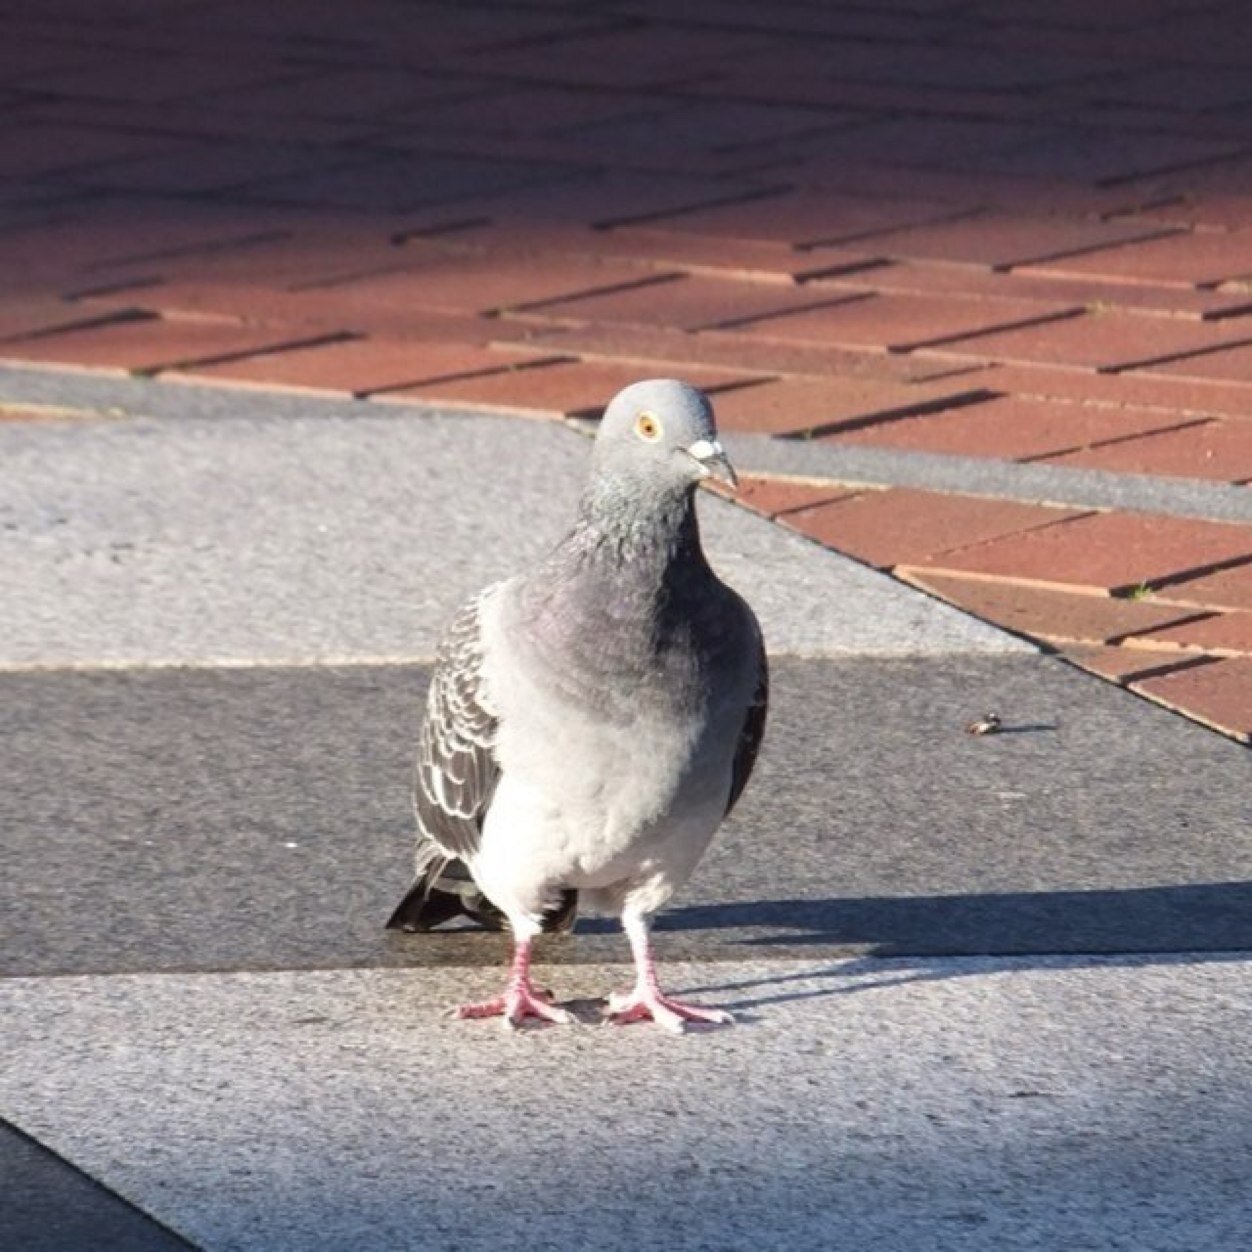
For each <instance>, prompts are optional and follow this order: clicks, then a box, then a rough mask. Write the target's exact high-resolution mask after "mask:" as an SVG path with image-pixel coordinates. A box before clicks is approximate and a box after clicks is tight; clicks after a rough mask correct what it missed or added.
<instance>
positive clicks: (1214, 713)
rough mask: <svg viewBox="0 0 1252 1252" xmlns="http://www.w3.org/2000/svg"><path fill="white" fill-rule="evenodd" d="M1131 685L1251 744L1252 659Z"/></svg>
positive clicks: (1179, 671) (1176, 672)
mask: <svg viewBox="0 0 1252 1252" xmlns="http://www.w3.org/2000/svg"><path fill="white" fill-rule="evenodd" d="M1132 685H1133V687H1134V689H1135V690H1136V691H1142V692H1145V693H1146V694H1147V695H1150V696H1152V698H1153V699H1156V700H1160V701H1161V702H1162V703H1163V704H1168V705H1169V706H1170V707H1171V708H1175V709H1178V710H1179V711H1180V712H1182V713H1185V714H1187V716H1188V717H1194V718H1196V719H1197V720H1198V721H1202V722H1204V723H1205V724H1206V725H1209V726H1213V727H1216V728H1217V729H1218V730H1222V731H1225V732H1226V733H1227V734H1231V735H1234V736H1235V738H1237V739H1240V740H1241V741H1242V742H1244V743H1248V742H1249V741H1252V657H1243V656H1240V657H1229V658H1227V659H1225V660H1221V661H1214V662H1213V663H1212V664H1210V665H1196V666H1189V667H1187V668H1179V669H1176V670H1173V671H1172V672H1171V673H1168V674H1163V675H1161V676H1160V677H1157V678H1148V679H1144V680H1142V681H1139V682H1134V683H1133V684H1132Z"/></svg>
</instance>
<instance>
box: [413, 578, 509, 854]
mask: <svg viewBox="0 0 1252 1252" xmlns="http://www.w3.org/2000/svg"><path fill="white" fill-rule="evenodd" d="M483 599H484V597H483V596H479V597H478V598H477V599H475V600H472V601H471V602H470V603H469V604H467V605H466V606H465V607H464V608H463V609H462V610H461V612H460V613H459V614H457V616H456V618H455V619H454V620H453V622H452V625H451V626H450V627H449V629H448V632H447V634H446V635H444V638H443V641H442V642H441V643H440V645H439V649H438V651H437V652H436V654H435V667H434V670H433V672H432V674H431V679H430V689H429V691H428V692H427V695H426V720H425V722H424V723H423V725H422V730H421V734H420V735H419V737H418V742H417V777H416V780H415V785H414V788H413V803H414V808H415V810H416V813H417V824H418V828H419V830H420V831H421V833H422V835H424V836H425V837H426V838H427V839H429V840H430V841H431V842H432V843H434V844H435V845H436V846H437V847H438V848H439V849H440V850H441V851H442V852H445V853H447V854H448V855H449V856H453V857H466V856H470V855H472V854H473V853H474V852H475V851H476V849H477V848H478V841H479V838H480V836H481V834H482V824H483V818H484V816H485V815H486V812H487V808H488V806H489V805H490V804H491V797H492V795H493V794H494V792H495V789H496V783H497V782H498V781H499V778H500V767H499V765H498V764H497V762H496V757H495V742H496V730H497V727H498V725H499V722H498V718H497V716H496V714H495V711H494V710H493V709H492V707H491V703H490V700H489V699H488V697H487V694H486V692H485V690H484V683H483V678H482V670H483V644H482V631H481V616H480V611H481V607H482V602H483Z"/></svg>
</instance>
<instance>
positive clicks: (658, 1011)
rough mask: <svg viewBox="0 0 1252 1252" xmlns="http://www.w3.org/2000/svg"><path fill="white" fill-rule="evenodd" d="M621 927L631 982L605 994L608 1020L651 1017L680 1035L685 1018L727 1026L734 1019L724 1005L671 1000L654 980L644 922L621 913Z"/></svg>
mask: <svg viewBox="0 0 1252 1252" xmlns="http://www.w3.org/2000/svg"><path fill="white" fill-rule="evenodd" d="M622 928H623V929H624V930H625V931H626V937H627V938H628V939H629V940H630V950H631V953H632V955H633V956H634V958H635V985H634V987H632V988H631V989H630V990H629V991H615V992H614V993H613V994H612V995H611V996H609V1007H608V1014H609V1020H610V1021H613V1022H616V1023H617V1024H618V1025H625V1024H626V1023H628V1022H638V1021H646V1020H648V1019H649V1018H651V1020H652V1021H654V1022H656V1024H657V1025H658V1026H660V1027H661V1028H662V1029H664V1030H668V1031H670V1032H671V1033H672V1034H676V1035H681V1034H682V1033H683V1032H684V1031H685V1030H686V1029H687V1023H688V1022H708V1023H712V1024H715V1025H719V1026H728V1025H730V1024H731V1023H732V1022H733V1021H734V1020H735V1019H734V1018H733V1017H732V1016H731V1015H730V1014H729V1013H727V1012H726V1011H725V1009H702V1008H698V1007H697V1006H696V1005H694V1004H680V1003H679V1002H678V1001H677V1000H671V999H670V998H669V996H667V995H665V994H664V993H663V992H662V991H661V987H660V983H659V982H658V980H657V976H656V963H655V962H654V960H653V959H652V942H651V940H650V939H649V938H648V923H647V922H646V921H645V920H644V919H643V918H642V917H641V916H639V915H638V914H636V913H623V914H622Z"/></svg>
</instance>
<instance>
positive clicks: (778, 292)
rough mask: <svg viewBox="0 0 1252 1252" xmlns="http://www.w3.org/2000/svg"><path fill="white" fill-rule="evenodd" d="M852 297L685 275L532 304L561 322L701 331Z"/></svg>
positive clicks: (540, 313)
mask: <svg viewBox="0 0 1252 1252" xmlns="http://www.w3.org/2000/svg"><path fill="white" fill-rule="evenodd" d="M851 298H852V297H850V296H849V295H848V294H846V293H840V294H835V293H832V292H825V293H810V292H806V291H805V290H804V289H803V288H801V287H794V286H777V285H774V284H766V283H751V282H735V281H734V280H732V279H726V278H699V277H688V276H685V275H682V276H675V277H670V278H666V279H663V280H660V281H656V282H651V283H648V284H647V285H646V286H635V287H630V288H625V289H623V290H620V291H609V292H604V293H601V294H594V293H593V294H590V295H585V296H576V297H574V298H571V299H559V300H547V301H531V302H530V304H529V306H528V308H529V312H531V313H532V314H534V315H535V316H537V317H540V318H545V319H553V320H556V321H562V320H565V321H574V322H584V321H586V322H621V323H625V324H627V325H635V326H665V327H673V328H676V329H679V330H698V329H700V328H702V327H711V326H718V325H722V324H724V323H733V322H738V321H742V320H744V319H745V318H749V317H755V316H760V315H762V314H770V313H777V312H780V311H784V310H790V309H805V308H811V307H813V306H814V305H818V304H822V303H823V302H825V303H836V302H839V301H844V300H848V299H851Z"/></svg>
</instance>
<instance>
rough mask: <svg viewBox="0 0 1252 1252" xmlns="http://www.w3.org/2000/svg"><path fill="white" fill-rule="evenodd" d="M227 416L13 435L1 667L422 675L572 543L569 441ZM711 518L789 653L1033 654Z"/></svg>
mask: <svg viewBox="0 0 1252 1252" xmlns="http://www.w3.org/2000/svg"><path fill="white" fill-rule="evenodd" d="M153 390H166V391H168V390H170V388H168V387H166V388H163V389H162V388H156V387H154V388H153ZM174 390H175V391H176V392H177V393H179V394H187V395H194V394H195V393H194V392H192V391H191V389H186V388H181V389H179V388H176V389H174ZM233 399H234V408H233V414H234V415H233V416H220V417H194V416H188V417H186V418H184V419H183V420H180V421H170V420H166V419H161V418H142V417H141V418H119V419H113V420H102V421H88V422H85V423H84V422H72V421H62V422H50V423H36V424H32V423H9V424H7V425H5V424H0V527H2V528H0V572H2V574H3V578H4V583H5V586H6V587H7V588H8V589H9V593H10V601H9V606H8V610H7V611H6V613H5V615H4V618H3V624H0V668H6V667H7V668H12V667H30V666H66V665H86V666H100V665H145V666H150V665H154V664H165V665H178V664H182V665H188V664H190V665H205V664H249V665H253V664H278V665H281V664H304V663H308V662H320V663H330V662H337V661H406V660H426V659H429V658H430V657H431V655H432V654H433V651H434V645H435V642H436V640H437V638H438V635H439V632H440V631H441V630H442V629H443V627H444V625H445V624H446V623H447V621H448V619H449V618H450V617H451V615H452V613H453V612H454V611H455V609H456V607H457V605H458V604H459V603H460V602H461V601H462V600H463V599H464V598H465V597H466V596H467V595H469V594H472V593H473V592H475V591H477V590H478V589H479V588H480V587H481V586H483V585H484V584H485V583H487V582H490V581H492V580H494V579H496V578H500V577H502V576H504V575H506V574H508V573H510V572H512V571H514V570H516V569H518V568H519V567H520V566H521V565H522V564H523V563H526V562H529V561H533V560H535V559H536V558H537V557H538V556H539V555H540V554H541V553H542V552H544V551H545V550H546V549H547V548H548V547H549V546H551V544H552V543H554V542H555V541H556V540H557V539H558V538H559V537H560V535H561V534H562V533H563V531H564V529H565V528H566V527H567V526H568V525H569V523H570V521H571V520H572V517H573V513H574V509H575V507H576V504H577V500H578V494H579V492H580V490H581V487H582V481H583V478H584V476H585V474H586V464H587V456H588V446H587V443H586V441H585V440H584V439H583V438H582V437H580V436H579V435H578V434H576V433H575V432H573V431H571V430H567V429H564V428H562V427H560V426H557V425H552V424H544V423H527V422H520V423H519V422H511V421H508V420H506V419H503V418H498V417H497V418H492V417H481V418H479V417H472V416H468V415H461V416H456V417H452V416H446V415H445V416H438V415H422V416H418V417H416V418H414V417H405V416H402V415H397V414H388V413H386V412H381V413H380V412H378V411H377V409H374V408H371V409H369V410H367V411H365V412H362V413H358V414H357V415H355V416H351V417H344V416H339V415H336V414H326V415H323V416H314V417H303V418H301V417H291V416H287V415H285V410H284V411H280V412H282V415H277V414H275V413H272V412H270V413H267V412H266V406H265V402H264V400H263V399H259V398H256V397H254V396H251V395H249V394H248V393H235V394H234V397H233ZM361 407H362V408H363V409H364V406H361ZM702 514H703V519H704V529H705V532H706V543H707V545H708V548H709V550H710V552H711V553H712V555H713V559H714V562H715V564H716V565H717V568H718V569H719V571H721V572H722V574H723V576H724V577H726V578H727V580H728V581H730V582H732V583H733V584H734V585H735V586H736V587H738V588H739V589H740V590H741V591H742V592H743V594H744V595H746V596H747V597H748V598H749V600H751V602H752V603H753V604H754V605H755V606H756V608H757V612H758V614H759V616H760V618H761V621H762V625H763V627H764V629H765V632H766V637H767V639H768V641H769V646H770V648H771V649H772V650H773V651H774V652H776V653H780V654H798V655H810V656H825V655H833V654H846V655H862V654H867V653H874V654H880V655H910V654H918V653H927V652H934V651H942V652H950V651H965V650H970V651H980V652H1004V651H1025V650H1027V649H1026V647H1025V645H1023V644H1021V643H1019V642H1017V641H1016V640H1014V639H1012V638H1010V637H1009V636H1007V635H1004V634H1002V633H1000V632H998V631H995V630H993V629H991V628H989V627H987V626H985V625H983V624H982V623H981V622H979V621H977V620H976V619H974V618H971V617H968V616H966V615H964V614H961V613H959V612H957V611H956V610H953V609H950V608H948V607H947V606H944V605H941V604H939V603H937V602H935V601H931V600H928V599H927V598H925V597H923V596H919V595H916V594H914V593H912V592H908V591H906V590H904V589H902V588H900V587H899V586H897V585H896V584H894V583H892V582H889V581H888V580H885V579H882V578H879V577H877V576H876V575H874V574H872V573H870V572H868V571H867V570H865V569H863V568H862V567H861V566H859V565H857V564H855V563H854V562H852V561H849V560H847V559H846V558H844V557H841V556H839V555H838V554H836V553H833V552H829V551H826V550H824V549H821V548H820V547H817V546H815V545H814V544H812V543H810V542H809V541H807V540H805V539H803V538H801V537H800V536H798V535H795V534H792V533H789V532H787V531H784V530H782V529H780V528H778V527H774V526H770V525H768V524H766V523H764V522H762V521H761V520H760V519H758V518H755V517H753V516H751V515H749V514H747V513H746V512H744V510H742V509H739V508H736V507H735V506H734V505H732V504H729V503H727V502H725V501H723V500H719V499H716V498H714V497H711V496H710V497H709V498H707V499H706V500H705V501H704V507H703V510H702ZM519 523H520V524H519Z"/></svg>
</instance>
